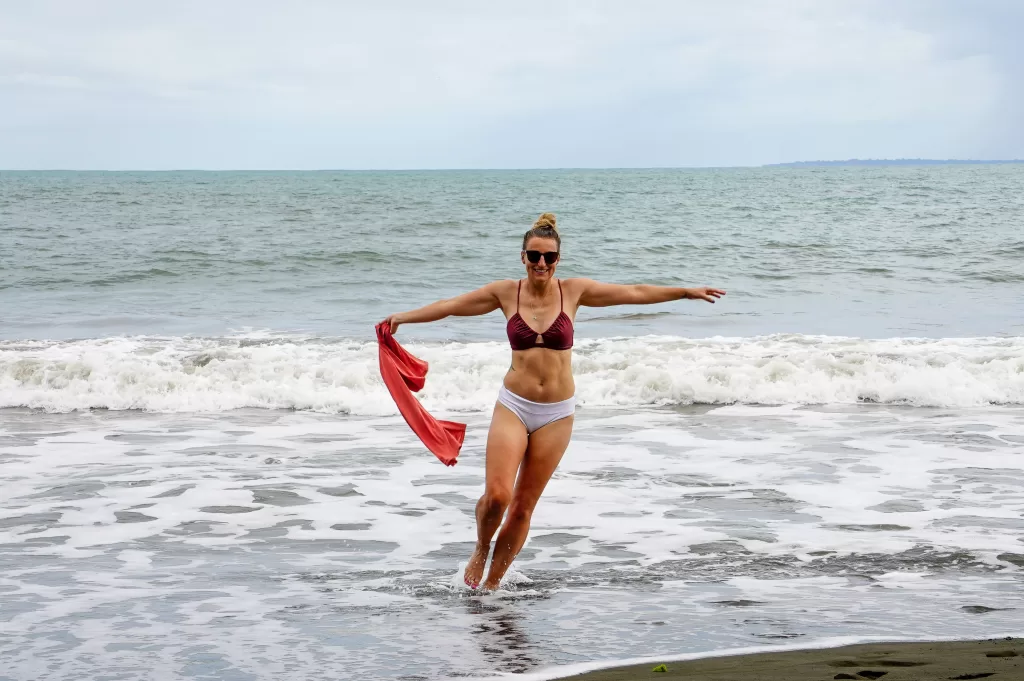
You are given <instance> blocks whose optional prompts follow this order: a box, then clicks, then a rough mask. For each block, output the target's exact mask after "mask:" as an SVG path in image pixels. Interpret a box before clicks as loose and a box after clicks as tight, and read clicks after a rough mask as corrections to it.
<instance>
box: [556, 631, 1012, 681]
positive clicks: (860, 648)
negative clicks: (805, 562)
mask: <svg viewBox="0 0 1024 681" xmlns="http://www.w3.org/2000/svg"><path fill="white" fill-rule="evenodd" d="M664 664H665V667H666V668H667V671H664V672H655V671H653V670H654V669H655V668H656V667H657V666H658V665H657V663H652V664H643V665H633V666H628V667H619V668H615V669H605V670H602V671H596V672H589V673H587V674H580V675H577V676H572V677H568V678H569V679H572V681H672V680H673V679H687V681H726V680H727V679H728V680H729V681H805V680H806V681H811V680H814V681H824V680H825V679H852V680H856V681H864V680H865V679H879V678H884V679H885V681H926V680H927V681H933V680H937V679H957V680H967V679H992V681H1024V639H1021V638H1013V639H1010V638H1006V639H987V640H980V641H956V642H936V643H868V644H862V645H854V646H846V647H843V648H828V649H823V650H799V651H780V652H776V653H759V654H756V655H736V656H728V657H712V658H706V659H702V660H691V661H685V662H671V661H666V662H665V663H664Z"/></svg>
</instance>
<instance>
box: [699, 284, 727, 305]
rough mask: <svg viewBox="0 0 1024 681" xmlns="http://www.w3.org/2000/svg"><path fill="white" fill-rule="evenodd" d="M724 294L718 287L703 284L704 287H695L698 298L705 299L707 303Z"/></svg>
mask: <svg viewBox="0 0 1024 681" xmlns="http://www.w3.org/2000/svg"><path fill="white" fill-rule="evenodd" d="M724 295H725V291H723V290H722V289H720V288H711V287H710V286H705V287H704V288H699V289H697V297H698V298H700V299H701V300H706V301H708V302H709V303H713V302H715V299H717V298H721V297H722V296H724Z"/></svg>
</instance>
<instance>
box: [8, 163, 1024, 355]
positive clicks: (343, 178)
mask: <svg viewBox="0 0 1024 681" xmlns="http://www.w3.org/2000/svg"><path fill="white" fill-rule="evenodd" d="M1022 189H1024V165H1022V166H981V167H899V168H823V169H800V170H797V169H736V170H692V171H691V170H650V171H645V170H623V171H500V172H486V171H465V172H387V173H385V172H359V173H353V172H314V173H287V172H267V173H234V172H231V173H207V172H176V173H7V172H5V173H2V174H0V220H2V225H3V227H2V229H0V310H2V313H0V314H2V319H3V324H2V326H0V334H2V337H4V338H7V339H26V338H35V339H42V338H82V337H104V336H109V335H118V334H164V335H185V334H199V335H219V334H224V333H227V332H229V331H231V330H238V329H261V330H272V331H277V332H310V333H316V334H323V335H328V336H331V337H345V338H367V337H369V336H370V335H371V334H370V331H371V328H370V325H371V324H372V323H373V322H375V321H377V320H378V319H380V318H382V317H383V316H384V315H385V314H386V313H388V312H391V311H396V310H400V309H404V308H408V307H412V306H418V305H420V304H425V303H428V302H431V301H433V300H435V299H437V298H439V297H445V296H450V295H453V294H456V293H459V292H462V291H465V290H468V289H472V288H475V287H477V286H480V285H482V284H484V283H486V282H487V281H489V280H491V279H493V278H499V277H509V278H515V277H518V276H520V275H521V274H522V267H521V265H520V263H519V249H520V239H521V236H522V233H523V232H524V231H525V230H526V229H527V228H528V227H529V226H530V224H531V223H532V221H533V219H534V218H535V217H536V215H537V214H539V213H540V212H542V211H547V210H550V211H554V212H556V213H557V214H558V216H559V224H560V226H561V228H562V232H563V238H564V240H565V242H564V251H565V255H564V260H563V262H562V264H561V265H560V267H559V274H560V275H561V276H563V277H571V276H588V277H595V278H600V279H604V280H608V281H614V282H650V283H659V284H673V285H680V284H682V285H698V284H707V285H715V286H720V287H723V288H725V289H727V290H728V291H729V297H728V298H727V300H726V301H724V302H723V303H722V304H721V305H719V306H716V308H714V309H711V308H710V307H705V306H701V305H694V304H692V303H678V304H674V305H665V306H661V307H658V308H634V309H617V310H614V311H608V310H604V311H596V312H595V311H583V312H582V313H581V315H580V321H581V328H580V335H581V336H583V337H588V336H589V337H602V336H607V335H619V334H629V335H633V334H644V333H664V334H672V335H679V336H686V337H706V336H714V335H727V336H750V335H759V334H773V333H804V334H831V335H848V336H861V337H865V336H866V337H892V336H925V337H932V338H939V337H950V336H991V335H1020V334H1021V333H1022V329H1024V303H1022V302H1021V301H1022V296H1021V291H1022V287H1024V264H1022V263H1024V234H1022V229H1024V227H1022V226H1024V191H1022ZM637 313H642V314H644V315H656V316H644V317H641V318H632V319H630V318H629V317H628V315H635V314H637ZM627 319H628V323H626V321H627ZM456 329H457V330H456ZM501 332H502V330H501V324H500V323H496V322H495V320H494V319H490V318H487V319H477V320H459V321H458V323H457V327H456V325H455V324H449V323H441V324H438V325H434V326H431V327H416V328H415V329H413V328H412V327H408V328H407V330H406V333H407V334H410V335H414V336H422V337H425V338H438V339H439V338H445V337H459V338H465V337H468V338H470V339H481V340H482V339H489V338H500V335H501Z"/></svg>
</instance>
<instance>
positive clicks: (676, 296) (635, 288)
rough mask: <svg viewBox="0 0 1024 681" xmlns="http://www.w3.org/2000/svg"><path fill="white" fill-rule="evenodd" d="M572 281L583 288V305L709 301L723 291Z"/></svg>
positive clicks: (702, 287)
mask: <svg viewBox="0 0 1024 681" xmlns="http://www.w3.org/2000/svg"><path fill="white" fill-rule="evenodd" d="M576 281H577V282H579V283H578V285H579V286H581V287H582V289H583V290H582V292H581V294H580V305H586V306H587V307H608V306H609V305H649V304H651V303H667V302H669V301H670V300H684V299H690V300H706V301H708V302H709V303H713V302H715V300H717V299H718V298H721V297H722V296H724V295H725V291H723V290H722V289H720V288H711V287H710V286H699V287H697V288H680V287H675V286H652V285H650V284H605V283H603V282H600V281H594V280H593V279H577V280H576Z"/></svg>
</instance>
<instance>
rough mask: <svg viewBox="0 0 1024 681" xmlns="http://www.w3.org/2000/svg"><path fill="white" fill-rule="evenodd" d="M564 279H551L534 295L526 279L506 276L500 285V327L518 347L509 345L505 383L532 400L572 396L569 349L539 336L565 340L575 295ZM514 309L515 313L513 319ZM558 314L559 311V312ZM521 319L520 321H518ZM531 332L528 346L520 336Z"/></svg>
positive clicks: (569, 341)
mask: <svg viewBox="0 0 1024 681" xmlns="http://www.w3.org/2000/svg"><path fill="white" fill-rule="evenodd" d="M573 289H574V287H572V286H571V285H569V284H567V282H561V285H559V282H558V281H557V280H554V279H553V280H551V281H550V283H549V285H548V288H547V289H546V291H545V292H544V297H543V299H538V298H536V297H535V295H534V293H533V291H532V290H531V289H530V286H529V284H528V282H527V281H521V282H520V281H509V282H508V284H507V285H506V286H505V287H503V290H502V296H501V307H502V312H504V313H505V319H506V328H507V329H508V331H509V334H510V336H512V337H514V338H515V339H516V343H517V345H518V346H519V347H523V348H524V349H519V350H517V349H513V350H512V364H511V366H510V367H509V370H508V373H507V374H505V381H504V383H505V387H506V388H508V389H509V390H511V391H512V392H514V393H515V394H517V395H519V396H520V397H522V398H525V399H527V400H531V401H533V402H560V401H562V400H567V399H569V398H570V397H572V396H573V395H574V394H575V392H576V384H575V383H574V381H573V377H572V351H571V350H570V349H564V350H563V349H558V350H554V349H551V348H548V347H544V340H545V339H547V340H548V342H549V343H552V344H554V345H555V346H556V347H562V346H566V345H568V346H571V344H572V332H573V326H574V319H575V317H576V306H577V300H576V299H575V298H574V297H573V295H572V294H573V292H574V291H573ZM517 312H518V315H519V319H516V318H515V317H516V313H517ZM563 315H564V316H563ZM524 325H525V326H524ZM531 334H532V335H533V339H534V341H535V343H534V345H533V346H532V347H530V346H529V344H528V343H527V342H526V341H527V340H529V338H528V337H529V336H530V335H531Z"/></svg>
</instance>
